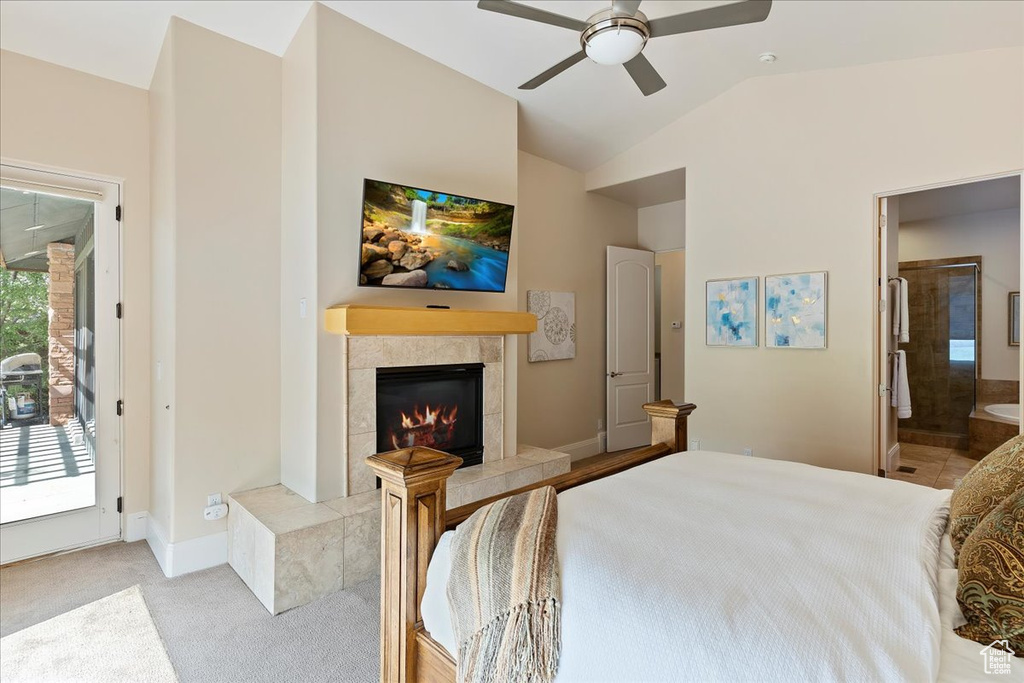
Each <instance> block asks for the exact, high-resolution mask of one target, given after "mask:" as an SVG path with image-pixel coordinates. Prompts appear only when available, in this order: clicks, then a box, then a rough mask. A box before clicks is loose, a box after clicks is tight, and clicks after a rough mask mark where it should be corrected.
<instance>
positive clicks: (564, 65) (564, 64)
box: [519, 50, 587, 90]
mask: <svg viewBox="0 0 1024 683" xmlns="http://www.w3.org/2000/svg"><path fill="white" fill-rule="evenodd" d="M586 57H587V53H586V52H584V51H583V50H580V51H579V52H577V53H576V54H574V55H573V56H572V57H568V58H566V59H563V60H562V61H560V62H559V63H558V64H555V65H554V66H553V67H551V68H550V69H548V70H547V71H545V72H544V73H542V74H540V75H539V76H535V77H534V78H531V79H530V80H528V81H526V83H523V84H522V85H521V86H519V89H520V90H533V89H534V88H536V87H537V86H538V85H543V84H544V83H547V82H548V81H550V80H551V79H552V78H554V77H555V76H557V75H558V74H560V73H562V72H563V71H565V70H566V69H568V68H569V67H570V66H572V65H573V64H576V63H577V62H582V61H583V60H584V59H586Z"/></svg>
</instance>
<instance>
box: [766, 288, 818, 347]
mask: <svg viewBox="0 0 1024 683" xmlns="http://www.w3.org/2000/svg"><path fill="white" fill-rule="evenodd" d="M827 300H828V273H826V272H818V273H791V274H788V275H766V276H765V278H764V327H765V332H764V345H765V346H766V347H767V348H769V349H824V348H825V346H826V342H827V329H826V328H827V317H826V314H827Z"/></svg>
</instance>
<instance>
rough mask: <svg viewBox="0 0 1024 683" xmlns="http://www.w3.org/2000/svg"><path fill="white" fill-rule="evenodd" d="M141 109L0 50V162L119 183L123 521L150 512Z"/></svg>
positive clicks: (125, 94)
mask: <svg viewBox="0 0 1024 683" xmlns="http://www.w3.org/2000/svg"><path fill="white" fill-rule="evenodd" d="M148 109H149V95H148V93H147V92H146V91H145V90H140V89H138V88H132V87H130V86H127V85H122V84H120V83H115V82H113V81H108V80H105V79H102V78H97V77H96V76H90V75H88V74H84V73H82V72H79V71H73V70H71V69H66V68H64V67H60V66H56V65H54V64H49V63H47V62H42V61H39V60H36V59H32V58H30V57H25V56H23V55H20V54H17V53H14V52H8V51H6V50H4V51H0V156H2V157H3V158H4V159H5V160H10V161H20V162H24V163H25V164H26V165H29V166H32V165H36V166H40V167H46V168H56V169H63V170H67V171H73V172H77V173H80V174H82V175H86V176H88V175H96V176H102V177H106V178H113V179H119V180H121V181H122V192H123V195H122V200H121V204H122V206H123V208H124V220H123V222H122V224H121V250H122V270H121V282H122V293H123V300H124V307H125V308H124V310H125V314H124V319H123V324H122V331H123V338H122V358H123V360H122V377H123V382H124V385H123V386H124V402H125V414H124V418H123V423H122V424H123V427H124V442H123V451H122V452H123V457H124V481H123V487H124V503H125V514H126V515H127V514H130V513H134V512H141V511H144V510H147V509H148V508H149V504H150V495H149V477H150V473H149V455H150V411H149V395H150V376H149V367H150V315H149V297H150V275H149V251H150V222H149V201H150V194H149V113H148Z"/></svg>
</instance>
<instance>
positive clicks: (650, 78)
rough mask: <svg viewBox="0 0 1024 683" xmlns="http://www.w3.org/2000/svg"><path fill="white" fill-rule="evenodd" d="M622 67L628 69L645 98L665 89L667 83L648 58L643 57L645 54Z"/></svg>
mask: <svg viewBox="0 0 1024 683" xmlns="http://www.w3.org/2000/svg"><path fill="white" fill-rule="evenodd" d="M622 66H624V67H626V71H628V72H629V75H630V76H631V77H632V78H633V82H634V83H636V85H637V87H638V88H640V92H642V93H643V94H644V97H647V96H648V95H653V94H654V93H656V92H658V91H659V90H661V89H662V88H664V87H665V81H664V80H663V79H662V77H661V76H660V75H658V72H657V71H656V70H655V69H654V66H653V65H652V64H651V63H650V62H649V61H647V57H644V56H643V53H641V54H638V55H637V56H636V57H633V59H631V60H629V61H628V62H626V63H625V64H623V65H622Z"/></svg>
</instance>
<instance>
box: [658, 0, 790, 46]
mask: <svg viewBox="0 0 1024 683" xmlns="http://www.w3.org/2000/svg"><path fill="white" fill-rule="evenodd" d="M771 9H772V0H744V1H743V2H734V3H732V4H731V5H719V6H717V7H708V8H707V9H701V10H697V11H696V12H687V13H686V14H676V15H673V16H671V17H661V18H659V19H652V20H651V21H650V26H651V38H657V37H658V36H672V35H675V34H677V33H692V32H693V31H704V30H707V29H709V28H721V27H723V26H738V25H740V24H754V23H756V22H759V21H764V20H765V19H767V18H768V12H770V11H771Z"/></svg>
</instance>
